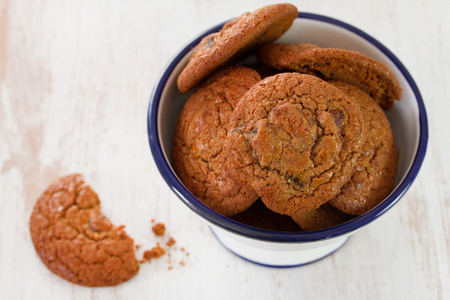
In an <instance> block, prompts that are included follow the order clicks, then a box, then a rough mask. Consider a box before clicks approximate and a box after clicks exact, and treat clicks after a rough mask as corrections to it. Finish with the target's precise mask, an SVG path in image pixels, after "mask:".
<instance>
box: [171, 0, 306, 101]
mask: <svg viewBox="0 0 450 300" xmlns="http://www.w3.org/2000/svg"><path fill="white" fill-rule="evenodd" d="M297 15H298V10H297V8H296V7H295V6H294V5H292V4H286V3H282V4H274V5H268V6H265V7H262V8H260V9H257V10H255V11H254V12H251V13H244V14H243V15H242V16H240V17H238V18H236V19H233V20H231V21H229V22H228V23H226V24H225V25H224V26H223V28H222V29H221V30H220V31H219V32H216V33H212V34H210V35H208V36H206V37H204V38H203V39H202V40H201V41H200V43H199V44H198V45H197V46H196V48H195V50H194V54H193V55H192V57H191V58H190V60H189V62H188V64H187V65H186V67H185V68H184V69H183V71H182V72H181V74H180V75H179V77H178V80H177V85H178V89H179V90H180V91H181V92H183V93H186V92H188V91H189V90H191V89H192V88H194V87H195V86H196V85H198V84H199V83H200V82H201V81H202V80H203V79H205V78H206V77H207V76H208V75H209V74H211V73H212V72H213V71H215V70H217V69H218V68H220V67H222V66H224V65H225V64H226V63H227V62H229V61H232V60H234V59H235V58H239V57H240V56H242V55H244V54H246V53H249V52H250V51H252V50H253V49H254V47H256V46H257V45H260V44H264V43H271V42H273V41H275V40H276V39H277V38H278V37H280V36H281V35H282V34H283V33H285V32H286V31H287V30H288V29H289V27H291V25H292V23H293V22H294V20H295V19H296V18H297Z"/></svg>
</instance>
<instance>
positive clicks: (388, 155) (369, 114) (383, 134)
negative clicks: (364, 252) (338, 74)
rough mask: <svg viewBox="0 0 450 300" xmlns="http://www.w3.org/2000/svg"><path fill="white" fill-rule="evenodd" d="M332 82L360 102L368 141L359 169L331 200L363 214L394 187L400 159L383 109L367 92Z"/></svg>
mask: <svg viewBox="0 0 450 300" xmlns="http://www.w3.org/2000/svg"><path fill="white" fill-rule="evenodd" d="M330 83H331V84H332V85H334V86H335V87H337V88H339V89H340V90H341V91H343V92H344V93H345V94H346V95H347V96H348V97H349V98H350V99H351V100H352V101H354V102H355V103H358V104H359V105H360V107H361V112H362V114H363V118H364V121H365V122H364V132H365V137H366V140H365V143H364V144H363V148H362V154H363V155H362V156H361V157H360V158H359V159H358V161H357V164H356V172H355V173H354V174H353V176H352V178H351V180H350V181H349V182H348V183H347V184H346V185H345V186H344V187H343V188H342V191H341V193H340V194H339V195H337V196H336V197H334V198H333V199H331V200H330V201H329V202H328V203H330V204H331V205H333V206H334V207H336V208H338V209H340V210H341V211H343V212H345V213H347V214H351V215H361V214H363V213H365V212H367V211H369V210H370V209H372V208H373V207H375V206H376V205H377V204H379V203H380V202H381V201H382V200H383V199H384V198H385V197H386V196H387V195H388V194H389V192H390V191H391V190H392V187H393V186H394V182H395V177H396V174H397V161H398V157H397V150H396V147H395V142H394V135H393V132H392V129H391V126H390V123H389V120H388V119H387V117H386V115H385V114H384V112H383V110H382V109H381V108H380V107H379V106H378V105H377V104H376V103H375V102H374V101H373V99H372V98H371V97H370V96H369V95H368V94H367V93H365V92H364V91H362V90H360V89H359V88H357V87H355V86H353V85H350V84H346V83H343V82H337V81H332V82H330Z"/></svg>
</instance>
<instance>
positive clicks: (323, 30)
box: [149, 13, 428, 241]
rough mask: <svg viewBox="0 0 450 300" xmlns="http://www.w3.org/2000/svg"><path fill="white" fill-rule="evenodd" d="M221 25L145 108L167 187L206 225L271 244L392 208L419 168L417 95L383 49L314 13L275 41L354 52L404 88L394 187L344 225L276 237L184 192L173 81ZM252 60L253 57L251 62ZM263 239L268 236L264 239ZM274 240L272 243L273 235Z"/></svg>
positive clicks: (337, 231) (172, 68)
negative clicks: (176, 163) (176, 164)
mask: <svg viewBox="0 0 450 300" xmlns="http://www.w3.org/2000/svg"><path fill="white" fill-rule="evenodd" d="M221 26H222V24H220V25H218V26H216V27H214V28H211V29H210V30H208V31H207V32H205V33H204V34H202V35H201V36H199V37H198V38H197V39H195V40H194V41H192V42H191V43H190V44H189V45H187V46H186V47H184V48H183V49H182V50H181V51H180V52H179V54H178V55H177V56H176V57H175V58H174V59H173V60H172V61H171V62H170V64H169V65H168V66H167V68H166V69H165V71H164V72H163V74H162V76H161V78H160V80H159V81H158V83H157V86H156V87H155V90H154V93H153V95H152V99H151V102H150V108H149V140H150V146H151V148H152V153H153V156H154V158H155V161H156V163H157V165H158V168H159V170H160V172H161V174H162V176H163V177H164V178H165V180H166V182H167V183H168V184H169V186H170V187H171V188H172V189H173V190H174V192H175V193H176V194H177V195H178V196H179V197H180V199H181V200H183V202H185V204H187V205H188V206H189V207H190V208H191V209H193V210H194V211H196V212H197V213H199V214H200V215H202V216H203V217H204V218H206V219H207V220H208V221H210V222H212V223H214V224H215V225H218V226H220V227H222V228H225V229H228V230H231V231H234V232H236V233H238V234H244V235H250V236H253V237H256V238H268V239H275V240H283V241H284V240H289V241H291V240H295V241H303V240H316V239H320V238H325V237H330V236H335V235H341V234H344V233H347V232H349V231H352V230H355V229H357V228H359V227H360V226H363V225H365V224H367V223H369V222H371V221H372V220H374V219H375V218H377V217H378V216H380V215H381V214H383V213H384V212H385V211H386V210H387V209H389V208H390V207H391V206H392V205H394V204H395V203H396V202H397V201H398V200H399V198H400V197H401V196H402V195H403V194H404V192H406V190H407V189H408V187H409V186H410V184H411V183H412V181H413V180H414V178H415V176H416V175H417V172H418V170H419V168H420V165H421V163H422V160H423V157H424V154H425V150H426V143H427V136H428V133H427V120H426V114H425V108H424V106H423V102H422V99H421V96H420V93H419V91H418V89H417V87H416V85H415V83H414V81H413V79H412V78H411V76H410V75H409V73H408V71H407V70H406V69H405V68H404V66H403V65H402V64H401V62H400V61H399V60H398V59H397V58H396V57H395V56H394V55H393V54H392V53H391V52H390V51H389V50H388V49H386V48H385V47H384V46H383V45H382V44H380V43H379V42H377V41H376V40H374V39H373V38H371V37H370V36H368V35H367V34H365V33H363V32H361V31H360V30H358V29H356V28H354V27H352V26H350V25H348V24H345V23H342V22H340V21H337V20H334V19H331V18H327V17H323V16H319V15H313V14H305V13H300V14H299V18H298V19H296V20H295V21H294V24H293V25H292V27H291V28H290V29H289V30H288V32H286V33H285V34H284V35H283V36H282V37H281V38H280V39H279V40H278V42H284V43H300V42H308V43H314V44H318V45H319V46H322V47H334V48H342V49H348V50H354V51H358V52H360V53H362V54H365V55H367V56H369V57H372V58H374V59H376V60H378V61H381V62H383V63H384V64H386V65H387V66H388V67H389V68H390V69H391V70H392V71H393V72H394V73H395V74H396V76H397V79H398V80H399V83H400V85H401V87H402V89H403V91H402V100H401V101H396V103H395V105H394V108H393V109H392V110H391V111H388V112H386V115H387V117H388V119H389V121H390V123H391V126H392V129H393V132H394V136H395V142H396V145H397V149H398V152H399V166H398V172H397V178H396V183H395V188H394V189H393V191H392V192H391V194H390V195H389V196H388V197H387V198H386V199H385V200H384V201H383V202H382V203H381V204H380V205H378V206H377V207H375V208H374V209H372V210H371V211H370V212H368V213H366V214H364V215H362V216H359V217H357V218H355V219H353V220H352V221H350V222H347V223H345V224H341V225H338V226H336V227H333V228H329V229H324V230H320V231H316V232H309V233H308V232H305V233H295V234H294V233H292V234H289V233H283V234H281V233H277V232H268V231H265V230H258V229H254V228H252V227H249V226H246V225H243V224H240V223H237V222H235V221H233V220H230V219H228V218H225V217H222V216H221V215H219V214H216V213H215V212H213V211H212V210H210V209H209V208H207V207H206V206H204V205H203V204H202V203H201V202H200V201H198V200H197V199H196V198H195V197H194V196H192V194H190V193H189V191H187V189H185V188H184V186H183V185H182V184H181V183H180V182H179V180H178V178H177V177H176V175H175V173H174V172H173V169H172V167H171V163H172V159H171V152H172V141H173V136H174V132H175V125H176V120H177V117H178V115H179V113H180V111H181V109H182V107H183V105H184V103H185V102H186V100H187V99H188V97H189V95H190V94H182V93H180V92H179V91H178V88H177V85H176V80H177V77H178V74H179V73H180V72H181V70H182V68H183V67H184V66H185V65H186V63H187V61H188V59H189V57H190V56H191V55H192V52H193V51H192V47H193V46H195V45H196V44H197V43H198V41H199V40H200V39H201V38H202V37H203V36H205V35H206V34H208V33H210V32H214V31H218V30H219V29H220V28H221ZM250 59H252V58H250ZM266 235H268V236H266ZM274 235H275V236H276V237H275V238H274V237H273V236H274Z"/></svg>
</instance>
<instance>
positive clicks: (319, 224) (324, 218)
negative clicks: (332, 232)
mask: <svg viewBox="0 0 450 300" xmlns="http://www.w3.org/2000/svg"><path fill="white" fill-rule="evenodd" d="M352 218H353V216H351V215H348V214H346V213H343V212H342V211H340V210H339V209H337V208H335V207H333V206H332V205H330V204H328V203H324V204H322V205H321V206H320V207H319V208H318V209H315V210H312V211H308V212H305V213H299V214H296V215H293V216H292V219H293V220H294V221H295V222H296V223H297V224H298V225H299V226H300V227H301V228H302V229H303V230H305V231H314V230H321V229H326V228H329V227H333V226H336V225H339V224H342V223H345V222H347V221H350V220H351V219H352Z"/></svg>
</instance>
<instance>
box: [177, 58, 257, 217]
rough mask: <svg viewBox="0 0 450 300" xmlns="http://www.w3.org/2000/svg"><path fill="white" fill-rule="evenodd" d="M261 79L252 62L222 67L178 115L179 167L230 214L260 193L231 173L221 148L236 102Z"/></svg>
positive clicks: (202, 196) (194, 189)
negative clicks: (251, 64)
mask: <svg viewBox="0 0 450 300" xmlns="http://www.w3.org/2000/svg"><path fill="white" fill-rule="evenodd" d="M260 79H261V78H260V76H259V74H258V73H257V72H256V71H255V70H253V69H250V68H246V67H241V66H230V67H225V68H222V69H220V70H218V71H216V72H215V73H214V74H212V75H211V76H210V77H208V79H207V80H206V81H205V82H203V83H202V84H201V85H200V86H199V87H198V89H197V90H196V91H195V92H194V93H193V94H192V95H191V96H190V97H189V99H188V100H187V102H186V104H185V105H184V107H183V109H182V111H181V113H180V115H179V117H178V122H177V126H176V129H175V135H174V142H173V149H172V158H173V167H174V170H175V172H176V173H177V175H178V177H179V178H180V180H181V181H182V182H183V184H184V185H185V186H186V187H187V188H188V189H189V191H191V193H193V194H194V195H195V196H196V197H197V198H199V200H200V201H202V202H203V203H204V204H206V205H207V206H208V207H210V208H211V209H213V210H215V211H216V212H218V213H220V214H223V215H225V216H230V215H234V214H237V213H239V212H242V211H244V210H245V209H247V208H248V207H249V206H250V205H251V204H252V203H253V202H254V201H255V200H256V199H257V198H258V196H257V195H256V193H255V191H254V190H253V188H251V187H250V186H248V185H245V184H241V182H242V180H241V179H240V178H237V177H236V178H230V177H228V176H227V175H226V174H225V172H224V170H223V163H222V161H221V156H220V153H221V152H222V148H223V141H224V140H225V137H226V136H227V133H228V131H229V119H230V117H231V114H232V112H233V109H234V107H235V106H236V105H237V103H238V101H239V99H240V98H241V96H242V95H243V94H244V93H245V92H247V91H248V90H249V89H250V87H252V86H253V85H254V84H255V83H257V82H258V81H259V80H260Z"/></svg>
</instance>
